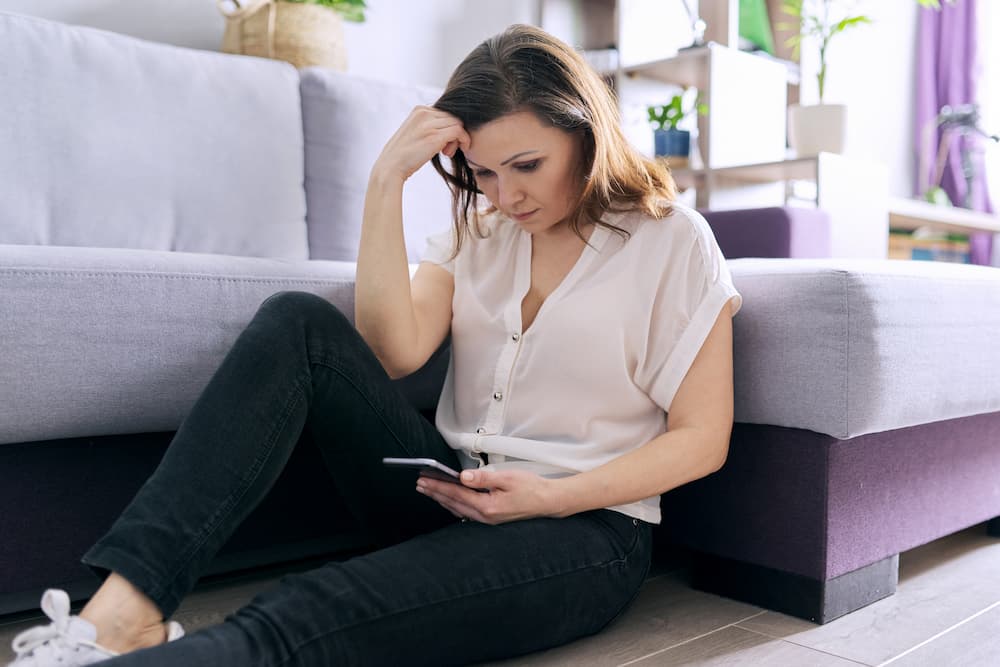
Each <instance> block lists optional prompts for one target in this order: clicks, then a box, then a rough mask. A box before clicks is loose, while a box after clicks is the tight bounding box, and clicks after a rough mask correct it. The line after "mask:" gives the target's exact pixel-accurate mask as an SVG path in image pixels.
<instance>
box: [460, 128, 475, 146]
mask: <svg viewBox="0 0 1000 667" xmlns="http://www.w3.org/2000/svg"><path fill="white" fill-rule="evenodd" d="M471 145H472V137H470V136H469V133H468V132H466V131H465V127H463V128H462V131H461V132H459V133H458V147H459V148H461V149H462V151H463V152H465V151H466V150H468V148H469V146H471Z"/></svg>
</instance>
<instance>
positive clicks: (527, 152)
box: [465, 150, 538, 167]
mask: <svg viewBox="0 0 1000 667" xmlns="http://www.w3.org/2000/svg"><path fill="white" fill-rule="evenodd" d="M537 152H538V151H537V150H531V151H522V152H520V153H518V154H517V155H511V156H510V157H509V158H507V159H506V160H504V161H503V162H501V163H500V166H501V167H502V166H504V165H506V164H507V163H508V162H510V161H511V160H516V159H517V158H519V157H521V156H522V155H528V154H530V153H537ZM465 161H466V162H468V163H469V164H471V165H475V166H476V167H482V166H483V165H481V164H477V163H475V162H473V161H472V160H470V159H469V158H468V157H466V158H465Z"/></svg>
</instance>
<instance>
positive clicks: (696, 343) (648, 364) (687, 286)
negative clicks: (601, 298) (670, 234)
mask: <svg viewBox="0 0 1000 667" xmlns="http://www.w3.org/2000/svg"><path fill="white" fill-rule="evenodd" d="M684 217H686V218H687V221H686V222H690V223H691V224H692V228H691V230H690V231H691V232H693V234H691V235H688V237H687V238H686V239H685V243H684V244H682V247H681V248H679V249H677V250H675V251H672V252H670V253H669V257H668V258H667V259H668V260H669V261H667V262H664V263H662V267H663V268H662V271H661V272H660V275H659V276H658V280H657V282H656V285H655V294H654V295H653V304H652V308H651V310H650V319H649V322H648V327H649V331H648V334H647V337H646V339H645V342H646V345H645V349H644V351H643V354H642V355H641V360H640V364H639V367H638V369H637V372H636V382H637V384H638V385H639V386H640V387H641V388H642V389H643V390H644V391H645V392H646V393H647V395H648V396H649V397H650V398H651V399H652V400H653V401H655V402H656V404H657V405H659V406H660V407H662V408H663V409H664V411H669V409H670V404H671V403H672V402H673V399H674V395H675V394H676V393H677V390H678V388H680V385H681V382H682V381H683V380H684V376H685V375H687V372H688V370H689V369H690V368H691V365H692V364H693V363H694V360H695V357H696V356H697V355H698V352H699V351H700V350H701V347H702V345H703V344H704V343H705V340H706V339H707V338H708V334H709V333H710V332H711V330H712V327H713V325H714V324H715V321H716V320H717V319H718V317H719V314H720V313H721V312H722V310H723V308H724V307H726V306H727V304H730V309H731V313H732V315H736V313H737V312H738V311H739V309H740V308H741V307H742V305H743V297H742V296H741V295H740V293H739V292H738V291H737V290H736V288H735V287H734V286H733V280H732V276H731V275H730V273H729V267H728V266H727V265H726V260H725V258H724V257H723V255H722V251H721V250H720V249H719V246H718V243H717V242H716V240H715V236H714V235H713V234H712V231H711V228H710V227H709V226H708V223H707V222H705V219H704V218H702V217H701V215H699V214H698V213H696V212H694V211H690V212H688V213H687V214H686V215H685V216H684ZM675 222H676V223H677V224H684V222H685V220H683V219H679V220H675Z"/></svg>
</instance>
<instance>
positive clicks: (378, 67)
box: [0, 0, 538, 86]
mask: <svg viewBox="0 0 1000 667" xmlns="http://www.w3.org/2000/svg"><path fill="white" fill-rule="evenodd" d="M216 7H217V5H216V0H0V11H9V12H15V13H20V14H30V15H33V16H40V17H43V18H48V19H53V20H56V21H62V22H65V23H73V24H77V25H87V26H93V27H96V28H103V29H105V30H112V31H114V32H120V33H124V34H127V35H133V36H135V37H141V38H143V39H149V40H153V41H157V42H165V43H168V44H176V45H178V46H187V47H192V48H197V49H209V50H213V51H214V50H218V49H219V45H220V44H221V42H222V32H223V29H224V27H225V22H224V20H223V18H222V16H221V14H220V13H219V11H218V9H217V8H216ZM368 7H369V9H368V12H367V13H366V17H367V20H366V21H365V22H364V23H360V24H357V23H346V24H345V25H346V28H345V33H346V35H345V36H346V39H347V51H348V58H349V61H348V71H349V72H350V73H352V74H358V75H361V76H368V77H373V78H379V79H390V80H397V81H410V82H413V83H424V84H431V85H436V86H444V84H445V82H446V81H447V79H448V76H449V74H450V73H451V71H452V70H453V69H454V68H455V66H456V65H458V63H459V62H460V61H461V60H462V58H464V57H465V55H466V54H467V53H468V52H469V51H470V50H471V49H472V48H473V47H475V46H476V45H477V44H478V43H479V42H481V41H482V40H483V39H485V38H487V37H489V36H490V35H492V34H495V33H497V32H499V31H501V30H503V29H504V28H505V27H507V26H508V25H509V24H511V23H533V24H534V23H537V22H538V0H503V2H492V1H490V0H421V1H420V2H413V1H412V0H368Z"/></svg>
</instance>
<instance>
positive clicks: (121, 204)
mask: <svg viewBox="0 0 1000 667" xmlns="http://www.w3.org/2000/svg"><path fill="white" fill-rule="evenodd" d="M0 62H2V63H3V66H2V67H0V118H2V119H3V122H2V123H0V243H10V244H42V245H63V246H94V247H113V248H144V249H152V250H177V251H188V252H205V253H222V254H232V255H245V256H263V257H280V258H290V259H293V258H306V257H308V246H307V235H306V225H305V212H306V211H305V192H304V188H303V147H302V143H303V142H302V121H301V112H300V103H299V87H298V86H299V77H298V73H297V72H296V70H295V68H294V67H292V66H291V65H288V64H287V63H282V62H278V61H273V60H265V59H259V58H247V57H241V56H231V55H225V54H220V53H212V52H208V51H198V50H194V49H186V48H180V47H174V46H167V45H163V44H155V43H151V42H146V41H143V40H139V39H135V38H132V37H126V36H123V35H118V34H115V33H110V32H105V31H101V30H95V29H93V28H82V27H74V26H68V25H64V24H61V23H55V22H52V21H46V20H42V19H37V18H29V17H24V16H17V15H14V14H8V13H0Z"/></svg>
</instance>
